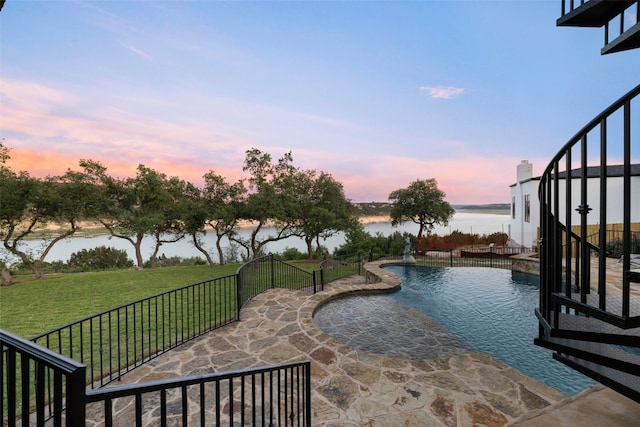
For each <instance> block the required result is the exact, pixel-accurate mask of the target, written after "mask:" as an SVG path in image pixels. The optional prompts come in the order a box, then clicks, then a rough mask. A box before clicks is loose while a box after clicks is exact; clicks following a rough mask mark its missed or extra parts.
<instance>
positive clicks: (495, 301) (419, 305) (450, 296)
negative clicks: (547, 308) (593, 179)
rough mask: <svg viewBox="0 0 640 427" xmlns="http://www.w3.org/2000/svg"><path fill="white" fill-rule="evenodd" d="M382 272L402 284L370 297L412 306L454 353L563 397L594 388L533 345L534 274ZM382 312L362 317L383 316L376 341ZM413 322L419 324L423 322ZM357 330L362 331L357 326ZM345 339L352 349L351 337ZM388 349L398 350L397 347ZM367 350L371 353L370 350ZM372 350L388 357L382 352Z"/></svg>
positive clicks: (345, 305)
mask: <svg viewBox="0 0 640 427" xmlns="http://www.w3.org/2000/svg"><path fill="white" fill-rule="evenodd" d="M384 269H385V270H387V271H389V272H391V273H393V274H395V275H397V276H398V277H400V279H401V280H402V286H401V288H400V289H399V290H397V291H395V292H392V293H389V294H386V295H377V296H374V298H376V299H382V300H385V299H386V300H391V301H393V302H389V301H387V302H386V303H384V304H392V305H393V303H396V304H397V303H399V304H400V305H399V306H398V307H396V308H394V309H393V310H392V311H393V312H396V311H398V310H400V311H402V310H403V309H402V307H405V308H406V307H411V308H413V309H415V310H416V311H419V312H420V313H423V314H424V315H426V316H428V317H429V318H431V319H433V320H435V322H437V323H438V324H440V325H441V326H443V327H444V328H446V330H448V331H449V332H450V333H451V334H452V335H453V336H454V338H455V339H458V340H459V341H460V342H461V345H456V346H455V347H456V349H457V351H461V349H463V348H468V349H471V350H473V351H479V352H482V353H486V354H490V355H491V356H493V357H495V358H496V359H499V360H501V361H503V362H505V363H507V364H508V365H510V366H512V367H514V368H516V369H518V370H519V371H520V372H522V373H524V374H525V375H527V376H529V377H532V378H534V379H536V380H538V381H541V382H543V383H545V384H547V385H549V386H551V387H553V388H555V389H557V390H558V391H560V392H562V393H564V394H566V395H568V396H573V395H575V394H577V393H579V392H581V391H583V390H585V389H586V388H588V387H589V386H590V385H592V384H594V381H593V380H591V379H590V378H588V377H586V376H584V375H582V374H580V373H578V372H576V371H574V370H572V369H570V368H568V367H566V366H565V365H563V364H562V363H560V362H557V361H555V360H553V359H552V357H551V351H549V350H545V349H542V348H540V347H537V346H535V345H534V344H533V339H534V337H536V336H537V333H538V321H537V318H536V317H535V315H534V309H535V308H536V307H537V304H538V298H539V294H538V292H539V279H538V276H533V275H528V274H524V273H519V272H512V271H510V270H502V269H491V268H466V267H457V268H441V267H416V266H405V265H397V266H386V267H384ZM367 298H372V296H366V295H365V296H361V297H360V299H358V298H350V297H349V298H346V299H344V301H340V300H338V301H336V303H338V304H341V306H339V307H338V308H337V311H339V312H341V313H348V312H349V310H361V309H362V307H361V305H362V303H363V301H366V299H367ZM333 304H334V303H331V304H329V305H333ZM359 306H360V308H358V307H359ZM404 311H406V313H404V314H403V315H404V316H407V315H409V314H410V313H411V311H412V310H406V309H405V310H404ZM384 313H385V312H384V310H383V311H382V312H380V311H379V312H378V313H376V312H369V314H368V316H367V318H368V320H369V322H370V321H371V320H373V319H376V317H377V316H376V314H378V315H381V316H382V317H383V318H382V319H377V320H376V321H375V322H377V324H373V325H371V329H372V331H371V336H372V337H373V336H375V335H376V331H375V330H376V329H378V336H379V338H378V341H381V340H383V339H385V338H383V337H380V322H382V323H384V317H385V316H387V314H384ZM323 316H325V314H324V313H322V312H321V311H320V310H319V312H318V313H317V316H316V318H317V320H316V322H317V323H318V324H319V325H320V327H321V328H323V325H322V323H321V322H322V317H323ZM334 317H336V314H335V312H334ZM346 318H347V319H349V318H351V319H352V320H354V321H355V323H358V324H365V325H366V324H367V323H369V322H364V323H363V322H358V321H357V319H361V318H362V316H346ZM334 322H335V320H334ZM345 322H346V323H348V322H349V321H348V320H347V321H345ZM405 322H406V324H405V330H407V331H409V330H411V329H412V327H413V326H414V325H411V323H412V322H413V321H412V320H410V319H406V320H405ZM418 322H419V323H421V324H422V322H423V320H419V321H418ZM359 328H360V329H363V327H362V326H360V327H359ZM323 329H324V328H323ZM364 329H367V327H364ZM383 329H384V328H383ZM414 329H415V328H414ZM327 332H329V333H331V332H330V331H327ZM359 333H360V332H358V330H357V328H356V330H350V331H348V333H347V334H345V335H346V336H348V337H353V336H354V335H357V334H359ZM332 335H334V334H332ZM391 335H393V334H391ZM350 340H351V341H352V342H351V343H350V344H352V345H353V344H354V342H353V341H354V339H353V338H350ZM373 340H375V339H372V338H368V339H365V340H364V341H363V342H365V343H366V342H368V343H369V346H370V347H371V341H373ZM454 342H455V341H454ZM356 344H357V343H356ZM356 347H358V346H357V345H356ZM387 347H391V348H398V343H396V344H395V345H391V346H387ZM359 348H361V347H359ZM368 350H369V351H372V349H371V348H369V349H368ZM374 352H377V353H383V354H388V353H385V351H384V350H379V351H374ZM389 355H393V354H389Z"/></svg>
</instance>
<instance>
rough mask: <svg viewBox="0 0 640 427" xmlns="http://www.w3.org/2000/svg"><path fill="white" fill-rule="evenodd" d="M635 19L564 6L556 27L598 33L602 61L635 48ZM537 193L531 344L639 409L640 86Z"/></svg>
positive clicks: (591, 5)
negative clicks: (536, 285)
mask: <svg viewBox="0 0 640 427" xmlns="http://www.w3.org/2000/svg"><path fill="white" fill-rule="evenodd" d="M639 16H640V1H601V0H588V1H580V2H578V1H575V2H574V1H573V0H572V1H570V2H569V1H565V0H563V1H562V16H561V17H560V18H559V19H558V21H557V25H559V26H579V27H604V30H605V41H604V47H603V48H602V50H601V53H602V54H609V53H613V52H620V51H623V50H628V49H634V48H637V47H640V23H639V21H638V20H639V19H640V18H639ZM634 21H635V22H634ZM637 71H638V70H630V72H637ZM539 189H540V190H539V197H540V267H541V268H540V270H541V275H540V283H541V286H540V306H539V308H538V309H537V310H536V316H537V317H538V320H539V335H538V337H537V338H536V339H535V344H536V345H539V346H542V347H545V348H548V349H551V350H553V358H554V359H556V360H558V361H560V362H562V363H564V364H566V365H568V366H569V367H571V368H573V369H575V370H577V371H580V372H582V373H583V374H585V375H587V376H589V377H591V378H593V379H595V380H596V381H598V382H600V383H602V384H604V385H606V386H608V387H610V388H611V389H613V390H616V391H617V392H619V393H621V394H623V395H625V396H628V397H630V398H631V399H633V400H635V401H637V402H640V255H638V254H636V253H634V251H635V252H640V250H638V249H637V245H639V244H640V85H639V86H636V87H635V88H633V89H632V90H631V91H629V92H628V93H627V94H626V95H624V96H622V97H621V98H620V99H619V100H617V101H616V102H614V103H613V104H612V105H611V106H609V107H608V108H607V109H605V110H604V111H603V112H602V113H601V114H600V115H598V116H597V117H595V118H594V119H593V120H591V121H590V122H589V123H588V124H587V125H586V126H585V127H583V128H582V129H581V130H580V131H579V132H578V133H576V135H575V136H574V137H573V138H571V139H570V140H569V141H568V142H567V144H566V145H565V146H564V147H563V148H562V149H561V150H560V151H559V152H558V154H557V155H556V156H555V157H554V158H553V160H552V161H551V163H550V164H549V165H548V166H547V168H546V170H545V172H544V174H543V175H542V176H541V181H540V187H539ZM614 195H618V197H613V196H614ZM612 229H615V233H612ZM594 230H595V231H594ZM614 244H617V247H618V249H619V252H618V253H616V254H615V257H614V256H613V253H612V250H611V248H612V247H613V246H612V245H614Z"/></svg>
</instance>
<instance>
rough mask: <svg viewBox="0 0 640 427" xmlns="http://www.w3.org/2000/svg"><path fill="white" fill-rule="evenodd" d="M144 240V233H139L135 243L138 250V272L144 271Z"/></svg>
mask: <svg viewBox="0 0 640 427" xmlns="http://www.w3.org/2000/svg"><path fill="white" fill-rule="evenodd" d="M143 238H144V233H138V234H137V235H136V241H135V242H134V243H133V247H134V248H135V249H136V262H137V264H138V265H137V266H136V268H137V269H138V270H142V269H143V268H144V260H143V259H142V239H143Z"/></svg>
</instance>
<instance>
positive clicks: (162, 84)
mask: <svg viewBox="0 0 640 427" xmlns="http://www.w3.org/2000/svg"><path fill="white" fill-rule="evenodd" d="M559 16H560V0H537V1H521V0H513V1H508V0H503V1H484V0H477V1H412V2H400V1H296V2H287V1H277V2H276V1H242V2H228V1H23V0H8V1H7V3H6V4H5V6H4V8H3V10H2V12H0V38H1V40H0V49H1V51H0V62H1V65H0V136H1V137H2V138H4V143H5V145H7V146H8V147H9V148H11V149H12V151H11V155H12V160H11V163H10V166H11V167H12V168H13V169H14V170H27V171H29V172H30V173H31V174H32V175H35V176H45V175H47V174H58V173H63V172H64V171H65V170H66V169H67V168H71V169H76V170H77V169H78V166H77V164H78V161H79V160H80V159H86V158H91V159H94V160H99V161H100V162H102V163H103V164H105V165H106V166H107V167H108V171H109V172H111V173H112V174H114V175H118V176H133V175H134V174H135V168H136V166H137V165H138V164H144V165H146V166H148V167H152V168H155V169H157V170H159V171H161V172H164V173H166V174H167V175H168V176H179V177H181V178H183V179H186V180H189V181H191V182H194V183H196V184H198V183H200V182H201V180H202V175H203V174H204V173H206V172H207V171H209V170H214V171H215V172H217V173H220V174H222V175H224V176H227V177H228V179H229V180H235V179H237V178H239V177H240V176H242V163H243V160H244V153H245V151H246V150H247V149H250V148H252V147H255V148H258V149H260V150H263V151H266V152H268V153H270V154H271V155H272V156H273V157H274V158H276V159H277V158H279V157H280V156H282V155H283V154H284V153H285V152H287V151H291V152H292V153H293V158H294V164H295V165H297V166H299V167H301V168H305V169H317V170H322V171H325V172H328V173H331V174H332V175H333V176H334V178H336V179H337V180H339V181H341V182H342V183H343V184H344V187H345V193H346V195H347V197H348V198H350V199H351V200H353V201H356V202H365V201H386V200H387V196H388V194H389V193H390V192H391V191H393V190H395V189H398V188H403V187H406V186H407V185H408V184H409V183H410V182H411V181H413V180H415V179H427V178H436V179H437V180H438V183H439V186H440V188H441V189H443V190H444V191H445V192H446V194H447V200H448V201H449V202H450V203H454V204H457V203H501V202H502V203H505V202H508V201H509V197H510V196H509V185H510V184H512V183H513V182H515V171H516V166H517V164H518V163H519V162H520V161H521V160H523V159H528V160H529V161H531V162H532V163H533V164H534V174H540V173H541V172H542V170H543V168H544V167H545V166H546V164H547V163H548V162H549V160H550V159H551V157H553V155H554V154H555V153H556V152H557V151H558V150H559V149H560V148H561V146H562V145H563V144H564V143H565V142H566V141H567V140H568V139H569V138H570V137H571V136H573V134H574V133H576V132H577V131H578V130H579V129H580V128H581V127H582V126H583V125H584V124H586V123H587V122H588V121H589V120H590V119H591V118H593V117H594V116H595V115H597V114H598V113H599V112H600V111H602V110H603V109H604V108H606V107H607V106H608V105H609V104H611V103H612V102H613V101H615V100H616V99H618V98H619V97H620V96H622V95H623V94H624V93H626V92H627V91H629V90H630V89H632V88H633V87H634V86H635V85H637V84H638V75H640V56H639V53H638V52H637V51H628V52H623V53H618V54H613V55H607V56H601V55H600V48H601V47H602V45H603V39H604V35H603V30H602V29H596V28H561V27H556V25H555V21H556V19H557V18H558V17H559Z"/></svg>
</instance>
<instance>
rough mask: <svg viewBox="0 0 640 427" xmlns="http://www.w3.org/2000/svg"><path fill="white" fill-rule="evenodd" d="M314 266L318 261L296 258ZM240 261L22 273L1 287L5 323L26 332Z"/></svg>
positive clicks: (220, 272) (0, 324) (208, 275)
mask: <svg viewBox="0 0 640 427" xmlns="http://www.w3.org/2000/svg"><path fill="white" fill-rule="evenodd" d="M295 265H296V266H297V267H299V268H302V269H304V270H307V271H312V270H314V269H317V268H318V264H317V263H295ZM238 267H239V264H230V265H224V266H215V267H213V268H212V267H209V266H189V267H165V268H158V269H146V270H141V271H137V270H116V271H102V272H91V273H73V274H50V275H46V276H45V278H44V279H42V280H35V279H33V278H32V277H19V278H17V279H16V281H15V284H14V285H12V286H8V287H0V328H2V329H5V330H8V331H10V332H13V333H15V334H18V335H20V336H23V337H25V338H29V337H32V336H34V335H37V334H39V333H42V332H45V331H48V330H51V329H53V328H56V327H59V326H62V325H64V324H66V323H69V322H72V321H75V320H79V319H82V318H84V317H87V316H90V315H93V314H96V313H99V312H101V311H103V310H108V309H110V308H114V307H117V306H119V305H122V304H126V303H130V302H132V301H135V300H138V299H140V298H145V297H149V296H152V295H155V294H158V293H161V292H165V291H168V290H171V289H176V288H180V287H182V286H185V285H189V284H192V283H197V282H200V281H203V280H208V279H212V278H216V277H222V276H226V275H229V274H234V273H235V272H236V270H237V269H238Z"/></svg>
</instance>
